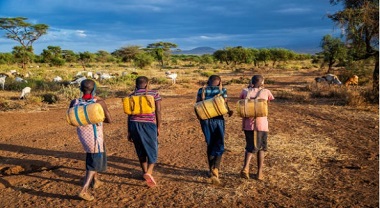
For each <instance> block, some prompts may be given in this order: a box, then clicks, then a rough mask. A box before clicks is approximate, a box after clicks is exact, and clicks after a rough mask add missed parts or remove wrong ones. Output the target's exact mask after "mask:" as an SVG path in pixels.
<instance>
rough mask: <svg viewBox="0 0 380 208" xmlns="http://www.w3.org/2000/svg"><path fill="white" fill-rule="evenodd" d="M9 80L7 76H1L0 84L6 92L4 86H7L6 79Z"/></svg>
mask: <svg viewBox="0 0 380 208" xmlns="http://www.w3.org/2000/svg"><path fill="white" fill-rule="evenodd" d="M6 78H7V76H2V75H0V84H1V86H2V88H3V90H4V85H5V79H6Z"/></svg>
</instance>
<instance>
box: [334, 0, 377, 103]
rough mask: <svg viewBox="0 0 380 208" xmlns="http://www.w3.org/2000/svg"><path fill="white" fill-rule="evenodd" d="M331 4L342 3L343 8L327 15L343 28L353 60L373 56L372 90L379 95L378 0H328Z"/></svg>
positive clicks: (375, 94)
mask: <svg viewBox="0 0 380 208" xmlns="http://www.w3.org/2000/svg"><path fill="white" fill-rule="evenodd" d="M330 3H331V4H332V5H336V4H339V3H343V5H344V9H343V10H342V11H338V12H337V13H335V14H332V15H329V16H328V17H329V18H330V19H332V20H333V21H334V22H336V23H338V24H339V26H340V27H341V28H342V29H344V31H345V33H344V35H345V37H346V39H347V44H349V45H350V50H354V51H355V53H353V54H355V56H354V57H353V58H354V60H365V59H369V58H375V60H376V63H375V68H374V71H373V92H374V96H375V97H376V98H377V99H378V97H379V1H378V0H330Z"/></svg>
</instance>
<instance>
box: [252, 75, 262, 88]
mask: <svg viewBox="0 0 380 208" xmlns="http://www.w3.org/2000/svg"><path fill="white" fill-rule="evenodd" d="M263 81H264V77H263V76H261V75H254V76H253V77H252V79H251V82H250V84H252V85H253V87H260V86H261V85H262V84H263Z"/></svg>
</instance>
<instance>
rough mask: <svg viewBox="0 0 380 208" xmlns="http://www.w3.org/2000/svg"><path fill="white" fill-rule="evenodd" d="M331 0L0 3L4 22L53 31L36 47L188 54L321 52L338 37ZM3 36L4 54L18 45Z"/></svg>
mask: <svg viewBox="0 0 380 208" xmlns="http://www.w3.org/2000/svg"><path fill="white" fill-rule="evenodd" d="M339 9H340V7H339V6H332V5H330V4H329V0H285V1H284V0H256V1H255V0H64V1H62V0H0V17H18V16H21V17H26V18H28V20H27V22H30V23H33V24H36V23H42V24H47V25H49V27H50V28H49V30H48V34H47V35H44V36H42V37H41V38H40V39H38V40H37V41H36V42H35V43H34V44H33V47H34V49H35V53H36V54H40V53H41V52H42V50H43V49H45V48H46V47H47V46H60V47H61V48H62V49H64V50H73V51H75V52H84V51H90V52H97V51H99V50H105V51H108V52H113V51H115V50H117V49H119V48H121V47H125V46H131V45H138V46H141V47H146V46H147V45H148V44H150V43H155V42H159V41H164V42H171V43H175V44H177V45H178V48H180V49H182V50H189V49H193V48H196V47H202V46H209V47H213V48H215V49H223V48H225V47H234V46H243V47H250V48H273V47H279V48H287V49H290V50H295V51H297V52H307V53H314V52H317V51H320V46H319V45H320V41H321V39H322V37H323V36H324V35H326V34H332V35H334V36H336V35H339V33H340V30H339V28H338V27H337V26H336V25H335V24H334V23H333V22H332V21H331V20H330V19H329V18H327V16H326V15H327V14H331V13H335V12H336V11H337V10H339ZM4 35H5V31H3V30H0V52H11V51H12V48H13V47H14V46H16V45H19V44H18V43H17V42H16V41H14V40H10V39H7V38H5V37H4Z"/></svg>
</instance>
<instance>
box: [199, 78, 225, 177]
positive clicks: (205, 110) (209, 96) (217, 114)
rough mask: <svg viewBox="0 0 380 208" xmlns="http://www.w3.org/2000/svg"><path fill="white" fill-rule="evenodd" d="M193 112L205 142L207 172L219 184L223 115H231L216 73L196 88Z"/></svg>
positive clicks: (223, 128)
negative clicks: (204, 84)
mask: <svg viewBox="0 0 380 208" xmlns="http://www.w3.org/2000/svg"><path fill="white" fill-rule="evenodd" d="M194 107H195V113H196V115H197V117H198V119H199V121H200V124H201V128H202V132H203V134H204V137H205V140H206V143H207V159H208V164H209V171H210V172H209V173H210V177H211V181H212V183H213V184H214V185H220V184H221V182H220V178H219V171H220V164H221V161H222V155H223V153H224V132H225V122H224V118H223V115H224V114H228V115H229V116H231V115H232V111H231V110H230V109H229V108H228V105H227V90H226V89H225V88H223V87H222V80H221V78H220V76H218V75H211V76H210V77H209V79H208V82H207V86H205V87H202V88H200V89H199V90H198V93H197V100H196V104H195V106H194Z"/></svg>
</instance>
